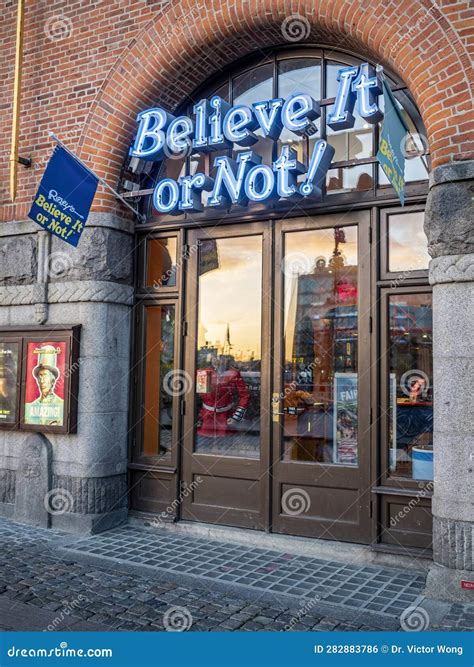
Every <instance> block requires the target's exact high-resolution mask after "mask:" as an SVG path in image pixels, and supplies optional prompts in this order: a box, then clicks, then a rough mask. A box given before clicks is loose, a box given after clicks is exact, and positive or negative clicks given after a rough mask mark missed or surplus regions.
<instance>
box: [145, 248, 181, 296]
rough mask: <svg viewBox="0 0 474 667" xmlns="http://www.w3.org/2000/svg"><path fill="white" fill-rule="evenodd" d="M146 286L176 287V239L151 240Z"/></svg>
mask: <svg viewBox="0 0 474 667" xmlns="http://www.w3.org/2000/svg"><path fill="white" fill-rule="evenodd" d="M146 256H147V262H146V286H147V287H154V288H155V289H159V288H160V287H175V286H176V237H175V236H171V237H170V238H160V239H149V240H148V241H147V244H146Z"/></svg>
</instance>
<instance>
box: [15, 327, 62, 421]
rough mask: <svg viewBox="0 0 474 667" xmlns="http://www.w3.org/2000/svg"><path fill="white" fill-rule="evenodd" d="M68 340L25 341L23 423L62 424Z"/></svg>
mask: <svg viewBox="0 0 474 667" xmlns="http://www.w3.org/2000/svg"><path fill="white" fill-rule="evenodd" d="M68 353H69V350H68V341H65V340H61V341H48V340H38V341H28V342H27V343H26V378H25V395H24V415H23V423H24V424H25V425H28V426H64V395H65V394H64V382H65V373H66V359H67V358H68Z"/></svg>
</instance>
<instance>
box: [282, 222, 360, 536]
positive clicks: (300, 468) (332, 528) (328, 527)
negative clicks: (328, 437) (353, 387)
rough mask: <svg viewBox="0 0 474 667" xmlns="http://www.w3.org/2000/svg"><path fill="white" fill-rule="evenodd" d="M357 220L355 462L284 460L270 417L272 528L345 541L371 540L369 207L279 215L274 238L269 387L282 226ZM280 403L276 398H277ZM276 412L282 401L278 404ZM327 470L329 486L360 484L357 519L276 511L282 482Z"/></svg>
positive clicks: (311, 481)
mask: <svg viewBox="0 0 474 667" xmlns="http://www.w3.org/2000/svg"><path fill="white" fill-rule="evenodd" d="M354 224H356V225H357V226H358V295H359V296H358V341H359V342H358V376H359V383H358V386H359V392H358V397H359V410H358V420H359V429H358V432H359V465H358V466H357V468H355V469H352V468H349V467H348V466H345V467H343V466H338V465H323V464H311V463H303V462H302V463H297V462H283V461H281V454H280V453H281V451H282V447H281V444H282V423H281V419H280V420H279V421H278V422H273V423H272V426H273V433H272V436H273V437H272V440H273V465H272V473H273V498H274V502H273V511H272V529H273V531H274V532H280V533H289V534H297V535H302V536H308V537H320V538H326V539H331V538H332V539H338V540H344V541H350V542H362V543H369V542H370V540H371V534H372V531H371V520H370V512H371V503H370V501H371V494H370V484H371V478H370V461H371V448H370V442H371V439H370V430H371V425H370V393H371V372H370V347H371V315H370V301H371V299H370V266H371V247H370V235H371V231H370V230H371V225H370V209H368V210H365V211H357V212H356V211H349V212H346V213H343V214H336V215H334V214H327V215H321V216H307V217H305V218H302V219H291V220H282V221H280V222H279V223H277V225H276V230H275V231H276V233H277V234H278V235H279V238H277V239H276V241H275V276H276V279H275V329H274V332H275V333H274V345H275V354H274V358H275V364H274V369H273V391H275V392H276V393H280V392H281V391H282V382H281V374H282V372H283V364H284V336H283V326H284V322H283V313H284V310H283V308H284V303H283V296H284V277H283V274H282V272H281V271H279V270H278V269H279V267H280V266H281V263H282V261H283V259H284V234H285V232H294V231H306V230H312V229H314V230H317V229H322V228H327V227H335V226H337V227H345V226H349V225H354ZM280 403H281V402H280ZM279 412H280V413H281V412H282V410H281V406H280V409H279ZM328 473H329V479H330V481H331V483H330V484H327V487H329V488H347V489H350V490H355V489H359V490H360V492H359V494H358V496H357V506H358V515H359V517H360V520H359V522H358V523H352V522H348V521H341V522H339V524H340V525H337V524H338V522H337V521H333V520H330V519H329V520H324V519H323V518H320V517H318V519H316V518H311V515H308V514H307V513H302V514H299V515H297V516H289V515H288V514H286V515H285V514H283V513H282V512H281V495H282V488H283V485H284V484H291V485H293V484H294V485H295V486H296V487H298V486H305V485H308V486H315V485H317V482H318V481H320V480H322V479H323V478H325V477H326V476H327V475H328Z"/></svg>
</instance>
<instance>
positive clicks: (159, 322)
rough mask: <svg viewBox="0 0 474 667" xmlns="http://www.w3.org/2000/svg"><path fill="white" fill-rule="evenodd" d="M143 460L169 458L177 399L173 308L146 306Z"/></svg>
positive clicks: (177, 375) (168, 306)
mask: <svg viewBox="0 0 474 667" xmlns="http://www.w3.org/2000/svg"><path fill="white" fill-rule="evenodd" d="M145 345H146V347H145V378H144V379H145V386H144V400H143V403H144V405H143V407H144V416H143V452H142V454H143V455H144V456H159V457H165V458H169V457H170V456H171V445H172V425H173V398H174V396H177V395H179V388H177V387H176V381H177V379H178V380H179V373H178V374H177V372H176V371H175V359H174V345H175V305H174V304H166V305H160V306H148V307H147V308H146V325H145Z"/></svg>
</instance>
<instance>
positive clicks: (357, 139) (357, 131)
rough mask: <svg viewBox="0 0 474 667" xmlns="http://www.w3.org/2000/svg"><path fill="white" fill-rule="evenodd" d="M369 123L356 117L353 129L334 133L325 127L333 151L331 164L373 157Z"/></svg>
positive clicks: (371, 130)
mask: <svg viewBox="0 0 474 667" xmlns="http://www.w3.org/2000/svg"><path fill="white" fill-rule="evenodd" d="M372 127H373V126H372V125H370V123H367V122H366V121H365V120H364V119H363V118H361V117H360V116H358V115H356V117H355V122H354V127H351V128H349V129H348V130H338V131H337V132H335V131H334V130H332V129H331V128H330V127H329V126H327V140H328V144H330V145H331V146H332V147H333V148H334V149H335V151H336V152H335V153H334V157H333V162H343V161H346V160H357V159H359V160H360V159H362V158H364V157H372V155H373V129H372Z"/></svg>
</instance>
